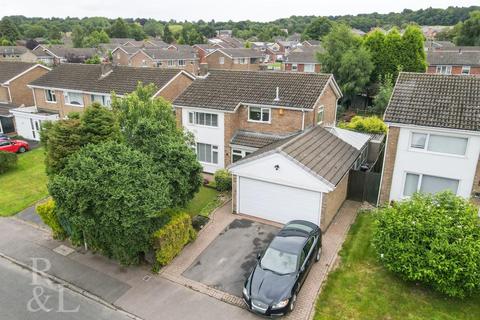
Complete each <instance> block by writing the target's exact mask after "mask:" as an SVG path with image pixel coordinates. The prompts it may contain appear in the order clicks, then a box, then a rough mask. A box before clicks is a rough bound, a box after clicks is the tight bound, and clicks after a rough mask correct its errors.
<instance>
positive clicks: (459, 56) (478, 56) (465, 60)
mask: <svg viewBox="0 0 480 320" xmlns="http://www.w3.org/2000/svg"><path fill="white" fill-rule="evenodd" d="M427 61H428V64H430V65H455V66H480V51H467V52H463V51H462V52H458V51H443V50H442V51H428V52H427Z"/></svg>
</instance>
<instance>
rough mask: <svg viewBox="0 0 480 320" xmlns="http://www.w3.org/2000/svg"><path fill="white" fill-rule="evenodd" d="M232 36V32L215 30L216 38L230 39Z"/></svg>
mask: <svg viewBox="0 0 480 320" xmlns="http://www.w3.org/2000/svg"><path fill="white" fill-rule="evenodd" d="M232 35H233V31H232V30H217V37H231V36H232Z"/></svg>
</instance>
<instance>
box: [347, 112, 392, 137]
mask: <svg viewBox="0 0 480 320" xmlns="http://www.w3.org/2000/svg"><path fill="white" fill-rule="evenodd" d="M338 127H340V128H343V129H348V130H353V131H358V132H366V133H387V125H386V124H385V122H383V120H382V119H380V118H379V117H377V116H372V117H362V116H355V117H353V118H352V120H350V122H340V123H339V124H338Z"/></svg>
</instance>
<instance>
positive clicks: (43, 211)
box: [36, 199, 67, 240]
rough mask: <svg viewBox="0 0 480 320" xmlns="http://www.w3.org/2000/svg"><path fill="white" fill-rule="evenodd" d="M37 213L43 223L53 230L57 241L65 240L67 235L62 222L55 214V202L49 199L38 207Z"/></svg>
mask: <svg viewBox="0 0 480 320" xmlns="http://www.w3.org/2000/svg"><path fill="white" fill-rule="evenodd" d="M36 210H37V213H38V215H39V216H40V218H41V219H42V221H43V223H45V224H46V225H47V226H49V227H50V228H51V229H52V233H53V237H54V238H55V239H61V240H63V239H65V238H66V237H67V233H66V232H65V230H64V229H63V228H62V225H61V224H60V221H59V220H58V217H57V215H56V213H55V201H53V199H49V200H47V201H46V202H43V203H41V204H39V205H37V207H36Z"/></svg>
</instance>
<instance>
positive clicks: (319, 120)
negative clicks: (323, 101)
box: [317, 106, 325, 124]
mask: <svg viewBox="0 0 480 320" xmlns="http://www.w3.org/2000/svg"><path fill="white" fill-rule="evenodd" d="M324 115H325V108H324V107H323V106H321V107H319V108H318V113H317V124H322V123H323V117H324Z"/></svg>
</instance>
